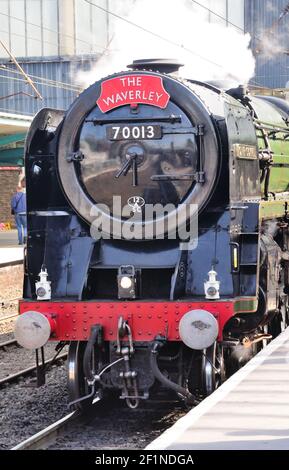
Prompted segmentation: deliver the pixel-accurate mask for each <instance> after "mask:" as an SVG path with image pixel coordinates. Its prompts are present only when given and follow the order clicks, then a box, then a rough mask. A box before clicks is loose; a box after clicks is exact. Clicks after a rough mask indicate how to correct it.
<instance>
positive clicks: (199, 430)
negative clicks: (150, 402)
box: [146, 328, 289, 450]
mask: <svg viewBox="0 0 289 470" xmlns="http://www.w3.org/2000/svg"><path fill="white" fill-rule="evenodd" d="M146 449H147V450H288V449H289V328H287V330H285V331H284V332H283V333H282V334H281V335H280V336H278V338H276V339H275V340H274V341H272V342H271V343H270V344H269V345H268V346H267V347H266V348H265V349H263V350H262V351H261V352H260V353H259V354H258V355H257V356H255V357H254V358H253V359H252V360H251V361H250V362H249V363H248V364H247V365H246V366H244V367H243V368H242V369H241V370H240V371H238V372H237V373H236V374H235V375H234V376H232V377H231V378H230V379H228V380H227V381H226V382H225V383H224V384H223V385H222V386H221V387H220V388H219V389H218V390H216V391H215V392H214V393H213V394H212V395H211V396H209V397H208V398H206V399H205V400H204V401H203V402H202V403H201V404H200V405H198V406H197V407H196V408H194V409H193V410H191V411H190V412H189V413H188V414H187V415H186V416H184V417H183V418H181V419H180V420H179V421H178V422H177V423H175V424H174V425H173V426H172V427H171V428H170V429H168V430H167V431H166V432H165V433H163V434H162V435H161V436H160V437H159V438H158V439H156V440H155V441H153V442H152V443H151V444H150V445H149V446H148V447H147V448H146Z"/></svg>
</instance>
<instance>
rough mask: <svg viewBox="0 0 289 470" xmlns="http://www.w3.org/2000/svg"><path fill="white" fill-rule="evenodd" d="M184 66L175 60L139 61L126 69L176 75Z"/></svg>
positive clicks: (135, 61)
mask: <svg viewBox="0 0 289 470" xmlns="http://www.w3.org/2000/svg"><path fill="white" fill-rule="evenodd" d="M183 66H184V64H182V63H181V62H179V61H178V60H177V59H139V60H134V61H133V63H132V64H130V65H128V66H127V67H128V68H129V69H132V70H149V71H152V72H160V73H171V74H175V75H176V74H178V71H179V69H180V67H183Z"/></svg>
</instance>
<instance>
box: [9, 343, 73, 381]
mask: <svg viewBox="0 0 289 470" xmlns="http://www.w3.org/2000/svg"><path fill="white" fill-rule="evenodd" d="M3 344H4V343H3ZM0 346H1V345H0ZM66 359H67V353H63V354H60V355H59V356H57V357H53V358H51V359H48V360H46V361H45V367H48V366H50V365H51V364H53V363H57V362H59V361H64V360H66ZM36 371H37V368H36V366H35V365H34V366H31V367H27V368H26V369H22V370H20V371H19V372H16V373H14V374H10V375H8V376H7V377H4V378H2V379H0V388H1V387H3V386H5V385H8V384H11V383H13V382H17V381H18V380H19V379H21V378H24V377H29V376H32V375H33V374H34V372H36Z"/></svg>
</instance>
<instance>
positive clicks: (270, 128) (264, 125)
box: [254, 119, 289, 134]
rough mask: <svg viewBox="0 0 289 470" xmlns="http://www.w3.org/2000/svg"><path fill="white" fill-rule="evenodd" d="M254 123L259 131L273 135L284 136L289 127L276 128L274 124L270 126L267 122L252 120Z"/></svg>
mask: <svg viewBox="0 0 289 470" xmlns="http://www.w3.org/2000/svg"><path fill="white" fill-rule="evenodd" d="M254 123H257V125H256V128H257V129H260V130H264V129H265V130H268V131H273V132H274V133H277V132H280V133H284V134H288V131H289V127H276V126H274V124H270V123H268V122H263V121H259V119H254Z"/></svg>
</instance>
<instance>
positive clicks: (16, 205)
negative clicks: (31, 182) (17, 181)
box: [11, 192, 26, 214]
mask: <svg viewBox="0 0 289 470" xmlns="http://www.w3.org/2000/svg"><path fill="white" fill-rule="evenodd" d="M11 209H13V211H14V214H19V213H23V214H26V194H25V193H22V192H19V193H16V194H14V196H13V197H12V199H11Z"/></svg>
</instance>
